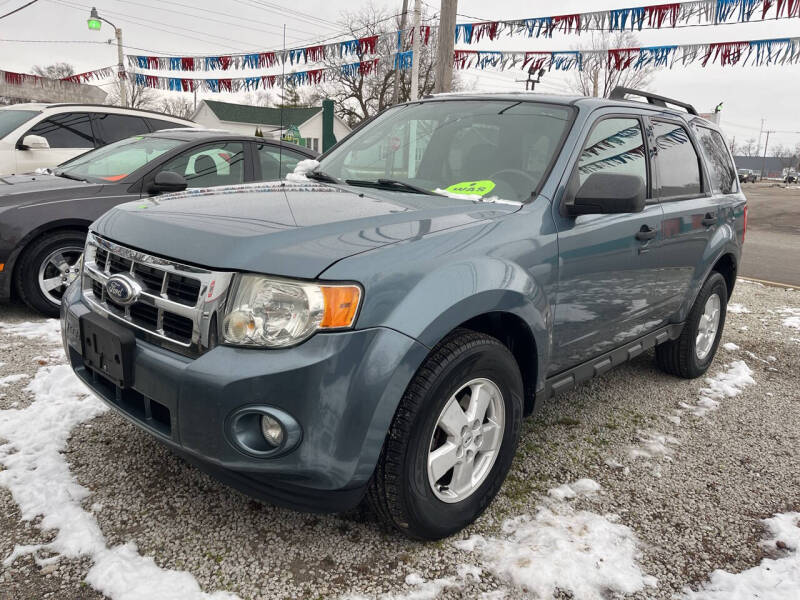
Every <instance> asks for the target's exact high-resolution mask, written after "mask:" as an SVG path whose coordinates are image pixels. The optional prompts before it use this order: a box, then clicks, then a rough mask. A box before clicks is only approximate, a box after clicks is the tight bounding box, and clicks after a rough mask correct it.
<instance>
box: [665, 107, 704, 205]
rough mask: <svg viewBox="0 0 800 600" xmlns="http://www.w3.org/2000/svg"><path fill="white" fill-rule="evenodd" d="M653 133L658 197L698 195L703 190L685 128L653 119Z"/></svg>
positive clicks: (697, 162)
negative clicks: (656, 163)
mask: <svg viewBox="0 0 800 600" xmlns="http://www.w3.org/2000/svg"><path fill="white" fill-rule="evenodd" d="M653 135H654V136H655V139H656V148H657V149H658V153H657V154H656V160H657V162H658V180H659V184H660V186H661V194H660V195H661V197H662V198H674V197H679V196H699V195H700V194H701V193H702V191H703V189H702V184H701V183H700V163H699V160H698V158H697V152H695V150H694V146H693V145H692V141H691V139H690V138H689V132H688V131H686V129H685V128H684V127H683V126H682V125H677V124H675V123H667V122H664V121H653Z"/></svg>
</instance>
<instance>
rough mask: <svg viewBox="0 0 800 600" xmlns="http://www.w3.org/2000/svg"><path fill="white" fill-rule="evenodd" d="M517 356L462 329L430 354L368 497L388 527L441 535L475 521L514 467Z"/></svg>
mask: <svg viewBox="0 0 800 600" xmlns="http://www.w3.org/2000/svg"><path fill="white" fill-rule="evenodd" d="M522 397H523V386H522V377H521V375H520V372H519V368H518V366H517V363H516V360H515V359H514V356H513V355H512V354H511V352H509V350H508V349H507V348H506V347H505V346H504V345H503V344H501V343H500V342H499V341H498V340H497V339H495V338H493V337H490V336H488V335H484V334H481V333H476V332H474V331H470V330H466V329H459V330H456V331H455V332H453V333H452V334H450V335H449V336H448V337H447V338H445V340H444V341H442V342H441V343H440V344H439V345H438V346H436V347H435V348H434V349H433V351H431V353H430V355H429V356H428V358H427V359H426V360H425V362H424V363H423V365H422V366H421V367H420V369H419V370H418V371H417V373H416V375H415V376H414V378H413V379H412V381H411V383H410V384H409V386H408V389H407V390H406V392H405V394H404V395H403V398H402V399H401V401H400V405H399V407H398V409H397V412H396V413H395V416H394V419H393V421H392V424H391V427H390V428H389V432H388V434H387V436H386V441H385V443H384V447H383V450H382V452H381V456H380V459H379V461H378V465H377V467H376V469H375V474H374V476H373V478H372V481H371V483H370V487H369V491H368V493H367V500H368V502H369V504H370V505H371V506H372V508H373V511H374V512H375V513H376V514H377V515H378V516H379V518H380V519H381V520H382V521H384V522H385V523H387V524H389V525H391V526H393V527H396V528H397V529H399V530H400V531H402V532H403V533H405V534H406V535H408V536H409V537H412V538H416V539H423V540H436V539H440V538H443V537H446V536H448V535H451V534H453V533H455V532H457V531H459V530H460V529H463V528H464V527H466V526H467V525H469V524H470V523H472V522H473V521H474V520H475V519H477V518H478V516H479V515H480V514H481V513H482V512H483V511H484V510H485V509H486V507H487V506H488V505H489V503H490V502H491V501H492V499H493V498H494V497H495V495H496V494H497V492H498V490H499V489H500V486H501V485H502V483H503V481H504V480H505V477H506V474H507V473H508V470H509V468H510V467H511V461H512V460H513V458H514V453H515V452H516V448H517V442H518V440H519V432H520V424H521V420H522V408H523V401H522Z"/></svg>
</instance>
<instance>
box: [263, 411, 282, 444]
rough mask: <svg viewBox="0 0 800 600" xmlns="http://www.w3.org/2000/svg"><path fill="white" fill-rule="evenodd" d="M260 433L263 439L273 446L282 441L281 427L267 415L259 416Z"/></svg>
mask: <svg viewBox="0 0 800 600" xmlns="http://www.w3.org/2000/svg"><path fill="white" fill-rule="evenodd" d="M261 434H262V435H263V436H264V439H265V440H267V441H268V442H269V443H270V444H272V445H273V446H275V447H277V446H280V445H281V444H282V443H283V427H281V424H280V423H278V421H277V420H276V419H273V418H272V417H270V416H269V415H262V416H261Z"/></svg>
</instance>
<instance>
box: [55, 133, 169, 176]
mask: <svg viewBox="0 0 800 600" xmlns="http://www.w3.org/2000/svg"><path fill="white" fill-rule="evenodd" d="M183 143H184V142H182V141H181V140H170V139H166V138H161V137H149V136H136V137H132V138H127V139H124V140H120V141H119V142H114V143H113V144H109V145H108V146H103V147H102V148H98V149H97V150H91V151H89V152H87V153H86V154H81V155H80V156H78V157H77V158H73V159H72V160H70V161H67V162H65V163H63V164H61V165H59V167H58V169H56V175H64V176H67V177H70V178H72V179H85V180H87V181H98V182H99V181H111V182H114V181H119V180H121V179H124V178H125V177H127V176H128V175H130V174H131V173H133V172H134V171H135V170H137V169H139V168H140V167H142V166H144V165H146V164H147V163H149V162H150V161H152V160H154V159H156V158H158V157H159V156H161V155H162V154H164V153H165V152H168V151H170V150H172V149H173V148H175V147H177V146H180V145H182V144H183Z"/></svg>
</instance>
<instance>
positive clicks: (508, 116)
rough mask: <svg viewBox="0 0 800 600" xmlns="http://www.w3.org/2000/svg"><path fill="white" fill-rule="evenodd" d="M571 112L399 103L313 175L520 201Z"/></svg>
mask: <svg viewBox="0 0 800 600" xmlns="http://www.w3.org/2000/svg"><path fill="white" fill-rule="evenodd" d="M571 114H572V113H571V109H570V108H569V107H566V106H559V105H551V104H541V103H535V102H521V101H516V100H481V101H476V100H445V101H434V102H422V103H417V104H407V105H403V106H399V107H396V108H392V109H390V110H388V111H386V112H385V113H383V114H382V115H380V116H379V117H377V118H376V119H375V121H373V122H372V123H370V124H369V125H366V126H365V127H364V128H363V129H361V130H360V131H357V132H356V133H354V134H353V135H352V136H350V137H349V138H348V139H347V140H346V141H345V142H344V143H343V144H342V145H341V146H339V147H338V148H336V149H335V150H333V151H332V152H331V153H330V154H329V155H328V156H326V157H325V158H324V159H323V160H322V162H321V163H320V165H319V167H318V169H317V171H319V172H322V173H325V174H326V175H330V176H332V177H335V178H337V179H339V180H341V181H345V182H348V183H352V182H355V183H354V185H364V184H365V183H367V182H374V183H376V184H377V183H378V182H379V180H380V181H383V183H384V185H382V186H379V185H376V186H375V187H382V188H383V189H390V190H395V191H410V189H411V188H410V187H408V186H414V187H416V188H419V189H421V190H428V191H437V192H438V193H446V194H448V195H453V196H460V195H464V196H465V198H467V199H471V198H480V197H485V198H487V199H489V198H500V199H503V200H515V201H520V202H522V201H525V200H527V199H528V198H530V196H531V193H532V192H534V191H536V190H537V189H538V188H539V185H540V184H541V183H542V180H543V178H544V177H545V175H546V174H547V170H548V167H549V165H550V163H551V162H552V160H553V157H554V155H555V153H556V152H557V151H558V149H559V147H560V142H561V140H562V138H563V136H564V133H565V132H566V130H567V128H568V125H569V123H570V120H571ZM386 180H392V181H393V182H394V185H387V184H386ZM398 182H401V183H402V184H404V185H399V184H398Z"/></svg>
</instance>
